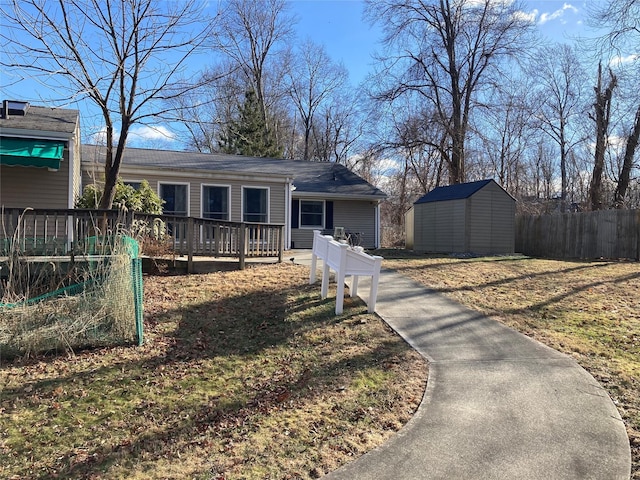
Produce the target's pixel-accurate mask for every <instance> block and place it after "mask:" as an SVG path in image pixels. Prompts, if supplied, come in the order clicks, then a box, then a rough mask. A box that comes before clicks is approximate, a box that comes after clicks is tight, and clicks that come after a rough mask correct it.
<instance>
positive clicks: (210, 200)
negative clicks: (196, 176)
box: [202, 185, 229, 220]
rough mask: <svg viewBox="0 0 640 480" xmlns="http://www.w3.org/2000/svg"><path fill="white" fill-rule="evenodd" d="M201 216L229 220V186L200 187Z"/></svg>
mask: <svg viewBox="0 0 640 480" xmlns="http://www.w3.org/2000/svg"><path fill="white" fill-rule="evenodd" d="M202 218H213V219H215V220H229V187H218V186H213V185H204V186H203V187H202Z"/></svg>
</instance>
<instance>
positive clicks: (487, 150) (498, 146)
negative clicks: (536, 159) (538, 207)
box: [474, 75, 533, 196]
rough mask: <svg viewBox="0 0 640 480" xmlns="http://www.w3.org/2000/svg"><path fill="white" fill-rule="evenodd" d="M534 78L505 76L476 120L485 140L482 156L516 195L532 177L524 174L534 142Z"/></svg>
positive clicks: (494, 173)
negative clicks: (532, 122) (527, 157)
mask: <svg viewBox="0 0 640 480" xmlns="http://www.w3.org/2000/svg"><path fill="white" fill-rule="evenodd" d="M531 89H532V81H531V80H530V78H526V76H524V75H523V76H521V77H520V78H518V79H517V80H515V79H514V80H509V79H505V81H504V82H503V84H502V85H499V86H498V87H497V88H496V89H495V90H494V91H493V92H492V94H491V95H490V96H489V97H488V98H487V106H488V108H487V109H486V110H485V112H484V115H482V116H480V117H479V118H478V119H477V121H476V122H475V124H474V130H475V134H476V135H477V136H478V137H479V138H480V142H481V144H482V156H483V157H486V158H487V160H488V163H489V164H490V165H489V168H490V172H487V175H483V176H484V177H487V176H489V177H494V178H496V179H497V181H498V182H499V183H500V185H501V186H502V187H503V188H504V189H505V190H507V191H508V192H509V193H511V194H512V195H514V196H518V195H519V194H520V193H521V192H520V190H521V186H525V185H526V183H527V182H528V181H529V180H530V179H528V178H525V177H526V175H525V163H526V152H527V150H528V149H529V148H530V147H531V146H532V145H531V143H532V138H531V137H532V135H533V134H532V131H533V129H532V128H531V127H532V125H531V122H530V117H531V112H532V111H533V107H532V105H531V98H530V94H529V92H530V91H531Z"/></svg>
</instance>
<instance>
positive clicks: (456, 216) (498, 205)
mask: <svg viewBox="0 0 640 480" xmlns="http://www.w3.org/2000/svg"><path fill="white" fill-rule="evenodd" d="M413 209H414V213H413V215H414V221H413V225H414V232H413V239H414V244H413V248H414V250H416V251H419V252H433V253H462V252H473V253H478V254H511V253H513V252H514V244H515V202H514V200H513V199H512V198H511V197H510V196H509V194H508V193H506V192H505V191H504V190H502V188H500V186H499V185H497V184H495V183H493V182H492V183H489V184H487V186H486V187H484V188H482V189H481V190H479V191H477V192H476V193H475V194H473V195H472V196H471V197H469V198H467V199H460V200H444V201H439V202H427V203H419V204H416V205H414V207H413ZM408 231H409V230H408V229H407V232H408ZM407 248H410V247H407Z"/></svg>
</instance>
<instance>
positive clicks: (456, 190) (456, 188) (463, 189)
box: [414, 179, 513, 205]
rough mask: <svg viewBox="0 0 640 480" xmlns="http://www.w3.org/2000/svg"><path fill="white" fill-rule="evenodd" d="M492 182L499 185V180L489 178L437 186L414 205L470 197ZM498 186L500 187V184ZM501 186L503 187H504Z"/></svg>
mask: <svg viewBox="0 0 640 480" xmlns="http://www.w3.org/2000/svg"><path fill="white" fill-rule="evenodd" d="M491 182H493V183H495V184H496V185H498V184H497V182H495V181H494V180H492V179H488V180H479V181H477V182H469V183H457V184H455V185H449V186H446V187H436V188H434V189H433V190H431V191H430V192H429V193H427V194H426V195H424V196H423V197H421V198H419V199H418V200H416V201H415V202H414V205H417V204H420V203H430V202H442V201H445V200H461V199H464V198H469V197H470V196H471V195H473V194H474V193H476V192H477V191H478V190H481V189H482V188H484V187H485V186H487V185H488V184H489V183H491ZM498 186H499V187H500V185H498ZM500 188H501V189H502V187H500ZM503 191H504V192H505V193H506V194H507V195H509V193H507V191H506V190H504V189H503ZM509 196H511V195H509ZM512 198H513V197H512Z"/></svg>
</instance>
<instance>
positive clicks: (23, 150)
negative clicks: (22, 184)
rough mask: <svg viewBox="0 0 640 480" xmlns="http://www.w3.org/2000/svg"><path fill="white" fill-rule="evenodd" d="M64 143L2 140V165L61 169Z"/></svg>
mask: <svg viewBox="0 0 640 480" xmlns="http://www.w3.org/2000/svg"><path fill="white" fill-rule="evenodd" d="M63 154H64V141H62V140H39V139H32V138H10V137H2V138H0V164H2V165H10V166H16V165H18V166H22V167H46V168H51V169H53V170H58V169H59V168H60V161H61V160H62V156H63Z"/></svg>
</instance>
